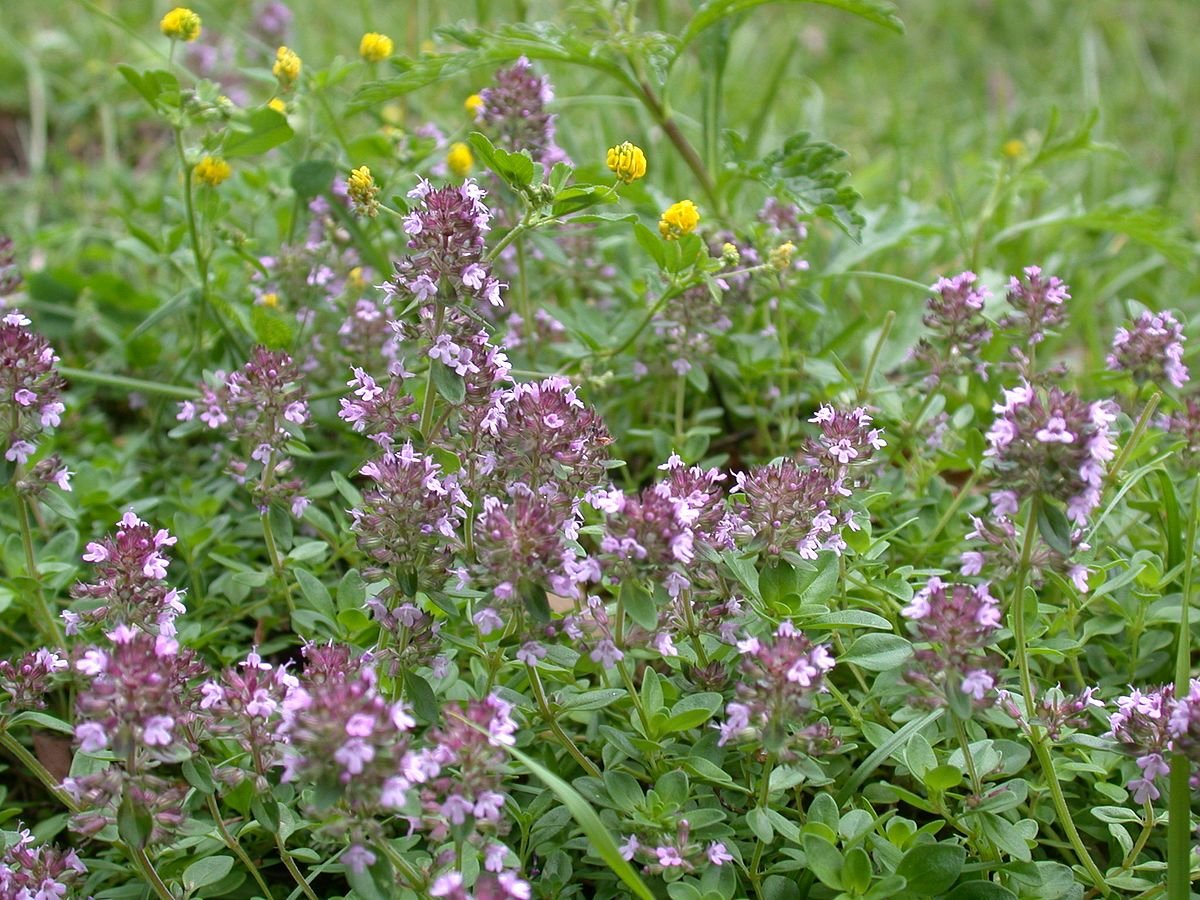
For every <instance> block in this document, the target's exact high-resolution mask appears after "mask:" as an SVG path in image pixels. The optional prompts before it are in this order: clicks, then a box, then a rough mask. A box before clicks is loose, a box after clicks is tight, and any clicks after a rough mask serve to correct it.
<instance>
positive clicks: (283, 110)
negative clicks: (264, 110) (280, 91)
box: [267, 97, 287, 116]
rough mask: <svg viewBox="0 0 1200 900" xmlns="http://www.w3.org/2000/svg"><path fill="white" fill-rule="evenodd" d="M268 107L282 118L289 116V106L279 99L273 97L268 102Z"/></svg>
mask: <svg viewBox="0 0 1200 900" xmlns="http://www.w3.org/2000/svg"><path fill="white" fill-rule="evenodd" d="M267 107H268V108H270V109H273V110H275V112H277V113H279V114H280V115H281V116H286V115H287V104H286V103H284V102H283V100H281V99H280V98H279V97H272V98H271V99H270V100H268V101H267Z"/></svg>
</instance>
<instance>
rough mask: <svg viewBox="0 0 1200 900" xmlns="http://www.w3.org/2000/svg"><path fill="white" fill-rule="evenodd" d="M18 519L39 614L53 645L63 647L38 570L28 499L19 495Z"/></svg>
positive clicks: (56, 621)
mask: <svg viewBox="0 0 1200 900" xmlns="http://www.w3.org/2000/svg"><path fill="white" fill-rule="evenodd" d="M17 519H18V520H19V521H20V523H21V543H22V544H23V545H24V547H25V566H26V568H27V569H28V570H29V577H30V578H32V579H33V583H34V591H33V598H34V600H35V601H36V603H37V610H38V614H39V615H40V616H41V618H42V620H43V621H42V624H43V627H44V628H45V631H46V637H47V639H48V640H49V641H50V645H51V646H52V647H63V646H65V644H64V643H63V636H62V631H61V630H60V629H59V627H58V620H57V619H56V618H55V617H54V613H53V612H51V611H50V604H49V603H48V602H47V600H46V592H45V590H43V588H42V575H41V573H40V572H38V568H37V559H36V558H35V557H34V554H33V530H32V529H31V528H30V525H29V505H28V501H27V500H26V499H25V498H24V497H21V496H19V495H18V497H17Z"/></svg>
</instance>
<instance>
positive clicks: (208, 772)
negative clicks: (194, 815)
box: [180, 755, 216, 794]
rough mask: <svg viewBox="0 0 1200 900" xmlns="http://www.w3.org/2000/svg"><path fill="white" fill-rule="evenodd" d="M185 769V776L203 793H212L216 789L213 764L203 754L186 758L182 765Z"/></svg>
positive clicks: (188, 781) (189, 782)
mask: <svg viewBox="0 0 1200 900" xmlns="http://www.w3.org/2000/svg"><path fill="white" fill-rule="evenodd" d="M180 768H181V769H182V770H183V777H184V779H185V780H186V781H187V783H188V784H190V785H191V786H192V787H194V788H195V789H196V790H197V791H199V792H200V793H201V794H211V793H212V792H213V791H215V790H216V785H215V784H214V782H213V772H212V765H211V764H210V763H209V761H208V760H207V759H205V758H204V757H203V756H198V755H197V756H193V757H191V758H190V759H185V760H184V761H183V765H182V766H181V767H180Z"/></svg>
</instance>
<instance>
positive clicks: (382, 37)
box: [358, 31, 396, 63]
mask: <svg viewBox="0 0 1200 900" xmlns="http://www.w3.org/2000/svg"><path fill="white" fill-rule="evenodd" d="M395 49H396V45H395V44H394V43H392V39H391V38H390V37H388V36H387V35H386V34H379V33H377V32H374V31H368V32H367V33H366V34H364V35H363V36H362V40H361V41H359V42H358V55H359V56H361V57H362V58H363V59H365V60H366V61H367V62H372V63H377V62H383V61H384V60H385V59H387V58H388V57H389V56H391V55H392V51H393V50H395Z"/></svg>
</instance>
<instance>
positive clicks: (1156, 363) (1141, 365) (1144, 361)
mask: <svg viewBox="0 0 1200 900" xmlns="http://www.w3.org/2000/svg"><path fill="white" fill-rule="evenodd" d="M1185 340H1186V338H1185V337H1184V336H1183V326H1182V325H1180V324H1179V322H1178V320H1176V318H1175V317H1174V316H1173V315H1171V314H1170V313H1169V312H1160V313H1152V312H1150V311H1149V310H1147V311H1145V312H1143V313H1142V314H1141V315H1140V316H1139V317H1138V318H1137V319H1136V320H1135V321H1133V322H1131V323H1129V324H1128V325H1126V326H1123V327H1121V328H1118V329H1117V331H1116V334H1114V335H1113V341H1112V351H1111V352H1110V353H1109V354H1108V358H1107V359H1106V362H1107V364H1108V367H1109V368H1110V369H1115V370H1117V371H1122V372H1129V373H1130V375H1132V376H1133V380H1134V381H1135V382H1137V383H1138V384H1142V383H1144V382H1147V381H1149V382H1153V383H1155V384H1162V383H1163V382H1167V383H1169V384H1171V385H1173V386H1174V387H1177V388H1181V387H1183V386H1184V385H1185V384H1187V380H1188V369H1187V366H1185V365H1184V364H1183V342H1184V341H1185Z"/></svg>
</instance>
